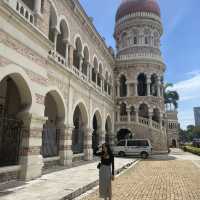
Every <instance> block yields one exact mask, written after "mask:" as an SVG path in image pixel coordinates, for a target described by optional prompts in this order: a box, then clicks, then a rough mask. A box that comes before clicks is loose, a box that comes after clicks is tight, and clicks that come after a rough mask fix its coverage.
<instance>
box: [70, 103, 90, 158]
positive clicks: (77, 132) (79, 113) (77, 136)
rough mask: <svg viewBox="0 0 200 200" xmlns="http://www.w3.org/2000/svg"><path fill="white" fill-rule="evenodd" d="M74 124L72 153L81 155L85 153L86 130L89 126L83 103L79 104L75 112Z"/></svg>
mask: <svg viewBox="0 0 200 200" xmlns="http://www.w3.org/2000/svg"><path fill="white" fill-rule="evenodd" d="M73 123H74V129H73V132H72V152H73V154H81V153H83V151H84V137H85V134H86V133H85V130H86V127H87V124H88V117H87V112H86V109H85V107H84V105H83V104H82V103H80V104H78V105H77V106H76V108H75V110H74V113H73Z"/></svg>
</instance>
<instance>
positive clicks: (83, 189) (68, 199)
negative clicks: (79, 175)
mask: <svg viewBox="0 0 200 200" xmlns="http://www.w3.org/2000/svg"><path fill="white" fill-rule="evenodd" d="M139 161H140V160H135V161H133V162H130V163H128V164H126V165H124V166H123V167H121V168H120V169H117V170H115V175H116V176H117V177H118V176H119V175H120V174H121V173H122V172H123V171H125V170H127V169H129V168H131V167H132V166H134V165H135V164H137V163H138V162H139ZM98 184H99V180H96V181H93V182H92V183H89V184H87V185H85V186H83V187H81V188H79V189H77V190H75V191H74V192H72V193H70V194H68V195H67V196H65V197H62V198H60V199H59V200H73V199H75V198H77V197H79V196H81V195H82V194H84V193H86V192H88V191H89V190H92V189H93V188H94V187H96V186H98Z"/></svg>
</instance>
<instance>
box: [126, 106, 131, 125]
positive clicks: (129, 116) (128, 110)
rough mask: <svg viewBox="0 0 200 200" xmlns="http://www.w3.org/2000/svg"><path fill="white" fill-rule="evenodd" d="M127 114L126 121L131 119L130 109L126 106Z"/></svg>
mask: <svg viewBox="0 0 200 200" xmlns="http://www.w3.org/2000/svg"><path fill="white" fill-rule="evenodd" d="M127 115H128V122H130V121H131V110H130V108H127Z"/></svg>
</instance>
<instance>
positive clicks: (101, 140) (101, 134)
mask: <svg viewBox="0 0 200 200" xmlns="http://www.w3.org/2000/svg"><path fill="white" fill-rule="evenodd" d="M105 142H106V133H105V131H102V130H99V145H102V144H104V143H105Z"/></svg>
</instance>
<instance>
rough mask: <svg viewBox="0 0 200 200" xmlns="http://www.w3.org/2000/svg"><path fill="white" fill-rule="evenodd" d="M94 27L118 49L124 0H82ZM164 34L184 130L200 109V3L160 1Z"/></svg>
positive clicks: (169, 73)
mask: <svg viewBox="0 0 200 200" xmlns="http://www.w3.org/2000/svg"><path fill="white" fill-rule="evenodd" d="M80 2H81V4H82V5H83V7H84V8H85V10H86V12H87V14H88V16H91V17H93V18H94V25H95V27H96V28H97V30H98V31H99V33H100V34H101V35H102V36H103V37H105V38H106V43H107V44H108V46H112V47H115V41H114V39H113V31H114V22H115V13H116V10H117V8H118V6H119V4H120V2H121V0H80ZM158 2H159V5H160V8H161V14H162V21H163V26H164V35H163V37H162V41H161V50H162V54H163V58H164V61H165V64H166V66H167V70H166V74H165V81H166V82H170V83H173V84H174V88H175V89H176V90H177V91H178V92H179V94H180V97H181V99H180V102H179V121H180V123H181V127H182V128H185V127H186V126H187V125H188V124H194V115H193V107H194V106H200V11H199V9H200V0H158Z"/></svg>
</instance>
